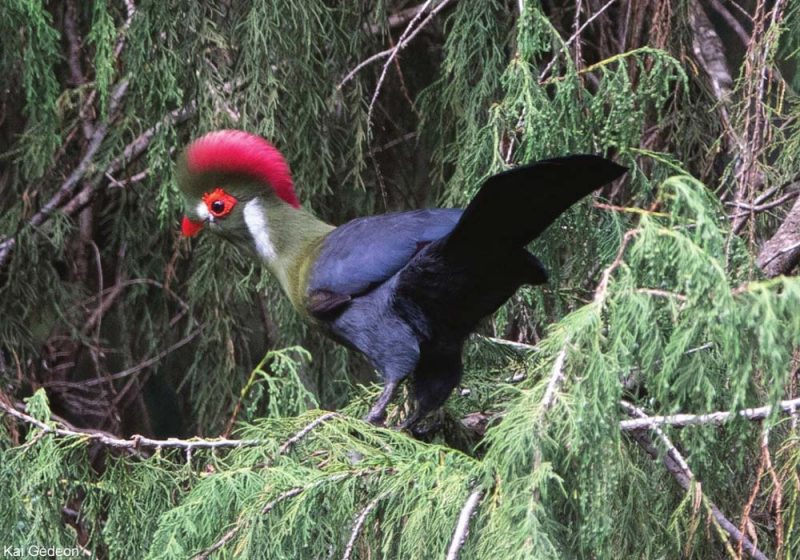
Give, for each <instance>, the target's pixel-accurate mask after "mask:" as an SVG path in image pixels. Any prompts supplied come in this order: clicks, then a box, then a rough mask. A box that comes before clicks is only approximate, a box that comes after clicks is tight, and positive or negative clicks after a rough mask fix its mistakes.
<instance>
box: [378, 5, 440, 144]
mask: <svg viewBox="0 0 800 560" xmlns="http://www.w3.org/2000/svg"><path fill="white" fill-rule="evenodd" d="M432 2H433V0H427V1H426V2H425V4H424V5H423V6H422V8H421V9H420V10H419V11H418V12H417V14H416V15H415V16H414V18H413V19H412V20H411V22H410V23H409V24H408V26H407V27H406V29H405V31H403V33H402V35H400V38H399V39H398V40H397V44H396V45H395V46H394V47H393V48H392V50H391V52H390V53H389V58H388V59H387V60H386V63H385V64H384V65H383V69H382V70H381V75H380V77H379V78H378V83H377V85H376V86H375V92H374V93H373V94H372V99H371V100H370V102H369V108H368V109H367V129H369V128H370V127H371V125H372V110H373V109H374V107H375V102H376V101H377V100H378V95H380V92H381V87H382V86H383V80H384V79H385V78H386V74H387V73H388V72H389V66H390V65H391V64H392V61H393V60H395V58H396V57H397V54H398V53H399V52H400V49H401V48H403V47H404V46H405V45H406V44H407V43H408V39H407V38H408V36H409V35H410V34H411V32H412V30H414V25H415V24H416V23H417V22H418V21H419V20H420V19H421V18H422V14H423V13H424V12H425V10H427V9H428V7H429V6H430V5H431V3H432ZM447 2H448V0H443V1H442V3H441V4H440V5H439V6H441V5H444V4H446V3H447ZM439 6H437V7H436V8H437V9H438V8H439ZM435 13H436V11H435V10H434V11H432V12H431V14H430V15H428V17H427V18H425V21H424V22H423V23H422V24H420V28H422V27H423V26H424V25H425V23H427V22H428V21H430V20H431V18H432V16H434V15H435Z"/></svg>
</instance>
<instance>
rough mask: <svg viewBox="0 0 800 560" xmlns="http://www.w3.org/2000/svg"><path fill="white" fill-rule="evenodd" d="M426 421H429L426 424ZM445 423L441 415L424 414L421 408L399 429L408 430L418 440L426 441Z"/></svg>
mask: <svg viewBox="0 0 800 560" xmlns="http://www.w3.org/2000/svg"><path fill="white" fill-rule="evenodd" d="M426 420H428V421H427V422H426ZM442 426H444V422H443V421H442V418H441V415H438V414H432V415H428V414H427V413H422V412H421V411H420V410H419V408H417V409H416V410H415V411H414V412H412V413H411V414H410V415H409V416H408V418H406V419H405V420H403V421H402V422H401V423H400V424H398V426H397V427H398V429H400V430H407V431H408V432H410V433H411V435H413V436H414V437H415V438H417V439H424V438H426V437H427V436H429V435H431V434H433V433H435V432H437V431H439V430H440V429H441V428H442Z"/></svg>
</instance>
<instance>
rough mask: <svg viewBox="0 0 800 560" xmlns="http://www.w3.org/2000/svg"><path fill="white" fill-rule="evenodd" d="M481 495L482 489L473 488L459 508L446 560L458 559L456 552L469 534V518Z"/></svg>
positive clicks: (457, 552)
mask: <svg viewBox="0 0 800 560" xmlns="http://www.w3.org/2000/svg"><path fill="white" fill-rule="evenodd" d="M482 497H483V491H481V490H475V491H474V492H473V493H472V494H470V495H469V497H468V498H467V501H466V503H464V507H463V508H462V509H461V513H460V514H459V516H458V523H457V524H456V529H455V531H454V532H453V538H452V539H451V540H450V547H449V548H448V549H447V558H446V560H458V554H459V552H460V551H461V547H462V546H464V542H465V541H466V540H467V535H468V534H469V520H470V518H471V517H472V514H473V513H475V509H476V508H477V507H478V504H479V503H480V501H481V498H482Z"/></svg>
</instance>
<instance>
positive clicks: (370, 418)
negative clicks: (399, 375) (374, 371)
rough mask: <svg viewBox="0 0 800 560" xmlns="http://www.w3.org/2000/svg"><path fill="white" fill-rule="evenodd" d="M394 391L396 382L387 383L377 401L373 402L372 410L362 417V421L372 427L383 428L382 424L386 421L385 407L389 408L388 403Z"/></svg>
mask: <svg viewBox="0 0 800 560" xmlns="http://www.w3.org/2000/svg"><path fill="white" fill-rule="evenodd" d="M396 390H397V382H396V381H387V382H386V384H385V385H384V386H383V392H382V393H381V396H380V397H378V400H377V401H375V404H374V405H372V408H371V409H370V411H369V413H367V415H366V416H365V417H364V420H365V421H366V422H369V423H370V424H372V425H373V426H383V424H384V422H385V421H386V407H387V406H389V403H390V402H391V400H392V397H393V396H394V393H395V391H396Z"/></svg>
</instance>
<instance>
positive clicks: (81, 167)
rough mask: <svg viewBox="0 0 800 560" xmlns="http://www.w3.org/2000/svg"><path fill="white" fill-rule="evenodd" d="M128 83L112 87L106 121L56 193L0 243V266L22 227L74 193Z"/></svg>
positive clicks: (41, 219) (34, 222)
mask: <svg viewBox="0 0 800 560" xmlns="http://www.w3.org/2000/svg"><path fill="white" fill-rule="evenodd" d="M128 84H129V82H128V80H127V79H125V80H122V81H121V82H120V83H119V85H117V87H116V88H114V91H113V92H112V94H111V98H110V100H109V109H108V115H109V117H108V121H106V122H104V123H102V124H100V125H98V126H97V127H96V128H95V131H94V134H92V139H91V140H90V141H89V144H88V146H87V147H86V152H85V153H84V155H83V158H82V159H81V161H80V163H78V166H77V167H76V168H75V169H74V170H73V171H72V173H70V175H69V177H67V180H66V181H64V182H63V183H62V184H61V186H60V187H59V189H58V191H57V192H56V194H54V195H53V196H52V197H51V198H50V200H48V201H47V203H45V205H44V206H42V208H41V209H40V210H39V211H38V212H36V214H34V215H33V217H32V218H31V219H30V220H28V222H27V223H26V224H25V225H24V226H23V227H22V228H20V230H17V233H16V234H15V235H13V236H12V237H9V238H8V239H5V240H4V241H3V242H2V243H0V267H2V266H3V265H4V264H5V263H6V261H7V260H8V257H9V255H10V254H11V251H12V250H13V248H14V246H15V245H16V244H17V235H19V233H20V231H21V230H22V229H25V228H37V227H39V226H41V225H42V224H43V223H44V222H46V221H47V220H48V219H49V218H50V215H51V214H52V213H53V212H55V211H56V210H57V209H58V208H59V206H61V205H62V204H63V203H64V202H66V201H67V199H69V198H70V197H71V196H72V195H73V194H74V192H75V189H77V187H78V185H79V184H80V181H81V179H83V176H84V175H86V173H87V172H88V171H89V169H90V168H91V164H92V161H93V160H94V156H95V154H96V153H97V151H98V150H99V149H100V146H101V145H102V144H103V140H105V138H106V135H107V134H108V130H109V125H110V123H111V121H113V120H114V118H115V113H116V111H117V109H118V108H119V105H120V103H121V102H122V99H123V97H125V93H126V92H127V91H128Z"/></svg>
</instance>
